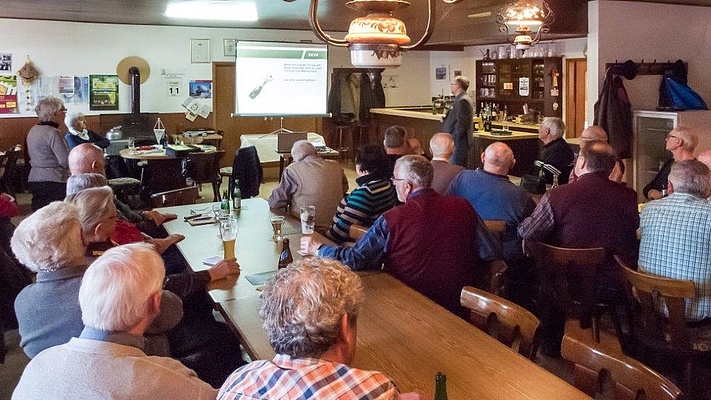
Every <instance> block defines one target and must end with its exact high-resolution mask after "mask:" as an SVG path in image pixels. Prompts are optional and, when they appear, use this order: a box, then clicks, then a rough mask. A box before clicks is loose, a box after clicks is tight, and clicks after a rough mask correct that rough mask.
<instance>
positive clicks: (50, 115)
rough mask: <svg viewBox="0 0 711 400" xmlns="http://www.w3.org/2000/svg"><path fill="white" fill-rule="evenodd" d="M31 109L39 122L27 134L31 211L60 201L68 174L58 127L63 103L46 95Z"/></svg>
mask: <svg viewBox="0 0 711 400" xmlns="http://www.w3.org/2000/svg"><path fill="white" fill-rule="evenodd" d="M35 112H36V113H37V118H38V119H39V123H38V124H37V125H35V126H33V127H32V129H30V132H29V133H28V134H27V153H28V154H29V156H30V166H31V168H30V175H29V178H28V182H29V184H28V186H29V189H30V192H31V193H32V210H33V211H36V210H38V209H40V208H42V207H44V206H46V205H47V204H49V203H51V202H53V201H59V200H63V199H64V194H65V191H66V189H67V178H68V177H69V163H68V161H67V158H68V156H69V148H68V147H67V143H66V142H65V141H64V135H63V134H62V131H60V130H59V124H60V123H62V120H63V119H64V113H66V112H67V109H66V108H65V107H64V103H63V102H62V100H60V99H58V98H56V97H46V98H44V99H42V100H40V101H39V102H38V103H37V107H35Z"/></svg>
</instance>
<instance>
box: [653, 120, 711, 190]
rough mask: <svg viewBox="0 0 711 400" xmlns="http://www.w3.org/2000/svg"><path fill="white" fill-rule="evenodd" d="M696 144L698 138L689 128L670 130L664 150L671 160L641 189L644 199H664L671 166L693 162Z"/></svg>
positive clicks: (678, 127)
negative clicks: (677, 163) (670, 156)
mask: <svg viewBox="0 0 711 400" xmlns="http://www.w3.org/2000/svg"><path fill="white" fill-rule="evenodd" d="M698 143H699V136H698V135H697V134H696V133H695V132H694V131H692V130H691V129H690V128H689V127H687V126H684V125H678V126H677V127H676V128H674V129H672V131H671V132H669V134H668V135H667V138H666V149H667V150H668V151H669V152H671V153H672V156H673V158H671V159H669V160H667V161H666V162H665V163H664V165H662V168H661V169H659V172H657V175H656V176H655V177H654V179H652V181H651V182H649V183H648V184H647V186H645V187H644V189H642V194H644V197H646V198H648V199H650V200H656V199H661V198H662V197H664V196H663V193H664V191H665V190H666V189H667V182H668V181H669V172H670V171H671V167H672V164H674V163H675V162H679V161H686V160H693V159H694V150H696V145H697V144H698Z"/></svg>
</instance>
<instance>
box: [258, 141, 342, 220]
mask: <svg viewBox="0 0 711 400" xmlns="http://www.w3.org/2000/svg"><path fill="white" fill-rule="evenodd" d="M291 158H293V159H294V162H293V163H292V164H290V165H289V166H288V167H286V169H284V173H283V175H282V176H281V181H280V182H279V186H277V187H276V188H274V190H273V191H272V194H271V195H270V196H269V207H271V208H284V207H287V206H288V207H289V213H290V214H291V215H292V216H294V217H296V218H299V208H301V207H302V206H315V207H316V222H315V225H316V228H318V229H319V230H320V231H323V232H325V231H326V230H327V229H328V228H330V227H331V219H332V218H333V214H335V213H336V208H338V204H339V203H340V202H341V199H342V198H343V194H344V193H345V192H347V191H348V179H346V175H345V174H344V173H343V170H342V169H341V166H340V165H339V164H338V162H337V161H334V160H324V159H323V158H321V157H320V156H319V155H318V154H316V148H315V147H314V145H313V144H311V143H309V142H308V141H306V140H298V141H296V143H294V145H293V146H292V147H291Z"/></svg>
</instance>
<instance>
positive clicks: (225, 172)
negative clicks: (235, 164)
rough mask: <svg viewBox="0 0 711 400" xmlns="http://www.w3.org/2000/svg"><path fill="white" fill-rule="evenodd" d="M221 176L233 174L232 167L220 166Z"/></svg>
mask: <svg viewBox="0 0 711 400" xmlns="http://www.w3.org/2000/svg"><path fill="white" fill-rule="evenodd" d="M220 176H227V177H230V176H232V167H222V168H220Z"/></svg>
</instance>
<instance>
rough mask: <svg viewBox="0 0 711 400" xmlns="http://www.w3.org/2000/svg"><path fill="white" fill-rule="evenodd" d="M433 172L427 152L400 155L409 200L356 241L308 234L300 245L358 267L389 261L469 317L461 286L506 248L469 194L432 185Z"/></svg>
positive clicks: (401, 194)
mask: <svg viewBox="0 0 711 400" xmlns="http://www.w3.org/2000/svg"><path fill="white" fill-rule="evenodd" d="M432 175H433V172H432V164H430V163H429V161H427V159H426V158H424V157H422V156H403V157H401V158H400V159H399V160H397V163H396V164H395V171H394V177H393V184H394V185H395V190H396V191H397V196H398V199H399V200H400V201H402V202H404V203H405V204H403V205H401V206H397V207H395V208H392V209H390V210H388V211H386V212H384V213H383V215H381V216H380V217H379V218H378V219H377V220H375V222H374V223H373V225H372V226H371V227H370V229H368V232H367V233H366V234H365V235H364V236H363V237H362V238H360V240H358V242H356V244H355V245H354V246H353V247H343V246H326V245H324V244H322V243H320V242H318V241H317V240H314V238H313V237H310V236H309V235H305V236H304V237H303V238H302V239H301V251H302V252H305V253H308V254H311V255H314V256H320V257H328V258H333V259H336V260H339V261H341V262H342V263H344V264H346V265H348V266H349V267H351V268H352V269H354V270H364V269H380V268H381V265H382V264H383V263H384V264H385V267H384V268H383V270H384V271H385V272H388V273H390V274H392V275H393V276H394V277H395V278H397V279H399V280H401V281H402V282H403V283H405V284H406V285H408V286H410V287H411V288H413V289H415V290H417V291H418V292H420V293H422V294H423V295H425V296H427V297H428V298H430V299H431V300H432V301H434V302H436V303H437V304H439V305H441V306H442V307H444V308H446V309H447V310H449V311H451V312H452V313H455V314H457V315H459V316H460V317H462V318H465V317H466V315H468V310H467V309H466V308H465V307H463V306H462V305H461V303H460V301H459V296H460V294H461V292H462V288H463V287H464V286H467V285H470V286H471V285H475V284H476V282H475V280H476V275H477V273H479V272H481V271H483V270H484V266H483V265H482V264H483V263H482V261H483V262H498V261H500V259H501V249H500V245H499V244H498V243H497V242H496V241H494V240H493V238H492V237H491V235H489V233H488V232H487V230H486V226H485V225H484V222H483V221H482V219H481V218H480V217H479V216H478V215H477V213H476V212H475V211H474V209H473V208H472V206H471V205H470V204H469V203H468V202H467V201H466V200H464V199H462V198H459V197H453V196H443V195H441V194H439V193H437V192H435V191H434V190H433V189H432V187H431V186H432ZM307 236H308V237H307Z"/></svg>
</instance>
